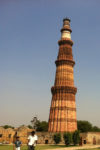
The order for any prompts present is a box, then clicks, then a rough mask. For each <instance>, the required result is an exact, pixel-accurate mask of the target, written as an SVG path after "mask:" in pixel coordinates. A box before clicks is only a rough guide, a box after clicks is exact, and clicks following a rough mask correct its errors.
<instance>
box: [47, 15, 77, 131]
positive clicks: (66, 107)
mask: <svg viewBox="0 0 100 150" xmlns="http://www.w3.org/2000/svg"><path fill="white" fill-rule="evenodd" d="M71 32H72V30H71V28H70V19H69V18H65V19H64V20H63V27H62V29H61V39H60V40H59V41H58V44H59V52H58V57H57V60H56V61H55V64H56V76H55V83H54V86H53V87H52V88H51V92H52V101H51V107H50V114H49V127H48V131H49V132H73V131H75V130H77V120H76V102H75V94H76V92H77V88H76V87H75V86H74V73H73V67H74V65H75V61H74V60H73V54H72V45H73V41H72V40H71Z"/></svg>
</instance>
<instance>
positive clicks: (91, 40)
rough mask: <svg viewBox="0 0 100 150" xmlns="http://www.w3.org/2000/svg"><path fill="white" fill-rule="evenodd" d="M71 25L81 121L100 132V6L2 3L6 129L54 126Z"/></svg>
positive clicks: (28, 0) (1, 90) (75, 0)
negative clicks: (65, 27) (64, 35)
mask: <svg viewBox="0 0 100 150" xmlns="http://www.w3.org/2000/svg"><path fill="white" fill-rule="evenodd" d="M65 17H69V18H70V19H71V28H72V31H73V32H72V40H73V41H74V45H73V55H74V60H75V62H76V65H75V67H74V79H75V86H76V87H77V88H78V92H77V95H76V104H77V119H78V120H88V121H90V122H91V123H92V124H93V125H97V126H99V127H100V1H99V0H9V1H8V0H0V125H5V124H11V125H13V126H19V125H22V124H25V125H28V124H30V120H31V119H32V117H33V116H35V115H37V116H38V118H39V119H40V120H48V117H49V108H50V102H51V97H52V95H51V91H50V89H51V86H53V84H54V79H55V71H56V66H55V64H54V61H55V60H56V59H57V54H58V48H59V47H58V44H57V42H58V40H59V39H60V37H61V33H60V29H61V27H62V24H63V22H62V20H63V18H65Z"/></svg>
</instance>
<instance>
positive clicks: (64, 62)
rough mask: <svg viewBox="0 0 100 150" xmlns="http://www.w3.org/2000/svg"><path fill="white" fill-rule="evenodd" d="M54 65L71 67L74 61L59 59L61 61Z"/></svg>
mask: <svg viewBox="0 0 100 150" xmlns="http://www.w3.org/2000/svg"><path fill="white" fill-rule="evenodd" d="M55 64H56V66H58V65H63V64H68V65H71V66H72V67H73V66H74V65H75V61H74V60H71V59H61V60H56V61H55Z"/></svg>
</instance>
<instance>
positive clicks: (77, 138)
mask: <svg viewBox="0 0 100 150" xmlns="http://www.w3.org/2000/svg"><path fill="white" fill-rule="evenodd" d="M79 134H80V133H79V131H78V130H76V131H75V132H74V133H73V136H72V139H73V143H74V145H77V144H79V142H80V135H79Z"/></svg>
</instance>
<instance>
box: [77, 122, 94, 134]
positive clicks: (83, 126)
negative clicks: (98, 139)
mask: <svg viewBox="0 0 100 150" xmlns="http://www.w3.org/2000/svg"><path fill="white" fill-rule="evenodd" d="M77 126H78V130H79V131H80V132H88V131H92V124H91V123H90V122H88V121H77Z"/></svg>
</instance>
